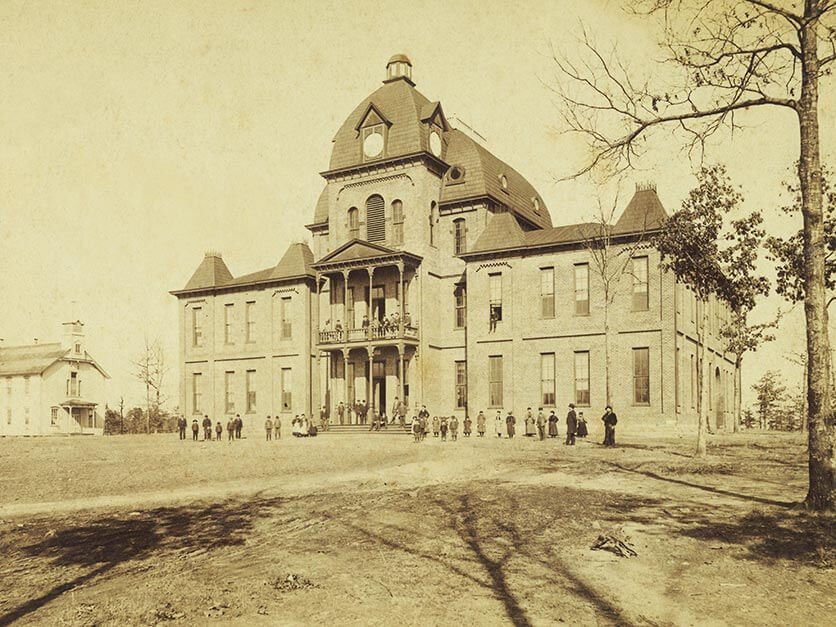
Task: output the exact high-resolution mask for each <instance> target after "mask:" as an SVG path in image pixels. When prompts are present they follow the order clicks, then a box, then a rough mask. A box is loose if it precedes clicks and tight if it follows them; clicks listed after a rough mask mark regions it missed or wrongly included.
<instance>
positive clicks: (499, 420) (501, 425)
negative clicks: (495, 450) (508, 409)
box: [495, 411, 505, 438]
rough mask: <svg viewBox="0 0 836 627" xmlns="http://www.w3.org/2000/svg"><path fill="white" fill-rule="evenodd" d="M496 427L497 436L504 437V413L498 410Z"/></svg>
mask: <svg viewBox="0 0 836 627" xmlns="http://www.w3.org/2000/svg"><path fill="white" fill-rule="evenodd" d="M495 428H496V437H498V438H501V437H502V431H503V429H504V428H505V421H504V420H502V414H501V413H499V412H498V411H497V412H496V421H495Z"/></svg>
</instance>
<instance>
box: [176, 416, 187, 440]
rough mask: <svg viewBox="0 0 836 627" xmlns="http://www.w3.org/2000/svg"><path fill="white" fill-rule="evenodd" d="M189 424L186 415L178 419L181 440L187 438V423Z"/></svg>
mask: <svg viewBox="0 0 836 627" xmlns="http://www.w3.org/2000/svg"><path fill="white" fill-rule="evenodd" d="M187 424H188V423H187V422H186V417H185V416H180V417H179V418H178V419H177V430H178V431H180V439H181V440H185V439H186V425H187Z"/></svg>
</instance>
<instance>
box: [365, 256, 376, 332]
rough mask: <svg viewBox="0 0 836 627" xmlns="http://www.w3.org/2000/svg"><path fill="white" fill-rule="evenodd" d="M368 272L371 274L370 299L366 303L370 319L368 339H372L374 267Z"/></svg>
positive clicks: (368, 268)
mask: <svg viewBox="0 0 836 627" xmlns="http://www.w3.org/2000/svg"><path fill="white" fill-rule="evenodd" d="M366 271H367V272H368V273H369V298H368V302H367V303H366V315H367V316H368V317H369V328H368V330H367V332H368V339H369V340H371V338H372V290H373V289H374V266H368V267H367V268H366Z"/></svg>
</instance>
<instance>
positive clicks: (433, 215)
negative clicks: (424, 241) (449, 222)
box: [430, 201, 438, 246]
mask: <svg viewBox="0 0 836 627" xmlns="http://www.w3.org/2000/svg"><path fill="white" fill-rule="evenodd" d="M436 222H438V205H437V204H436V202H435V201H432V202H431V203H430V246H435V224H436Z"/></svg>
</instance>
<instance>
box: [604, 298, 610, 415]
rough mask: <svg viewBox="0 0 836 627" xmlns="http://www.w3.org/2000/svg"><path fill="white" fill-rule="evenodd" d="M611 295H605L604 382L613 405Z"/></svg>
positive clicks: (608, 402)
mask: <svg viewBox="0 0 836 627" xmlns="http://www.w3.org/2000/svg"><path fill="white" fill-rule="evenodd" d="M608 299H609V295H608V294H605V295H604V382H605V388H606V390H605V392H606V397H607V403H606V404H607V406H611V405H612V398H610V315H609V314H610V307H609V300H608Z"/></svg>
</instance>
